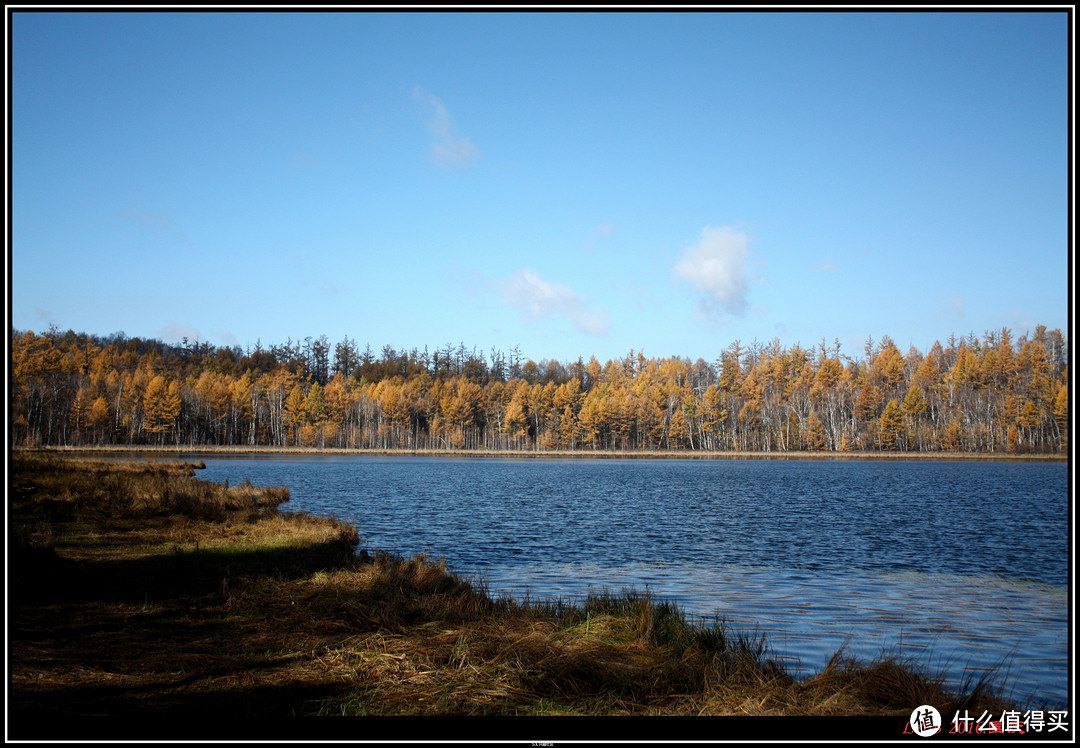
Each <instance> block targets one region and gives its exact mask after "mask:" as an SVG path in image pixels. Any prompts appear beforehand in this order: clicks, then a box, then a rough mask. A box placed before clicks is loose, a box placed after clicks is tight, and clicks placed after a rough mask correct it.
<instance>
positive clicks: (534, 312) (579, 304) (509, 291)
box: [497, 268, 611, 336]
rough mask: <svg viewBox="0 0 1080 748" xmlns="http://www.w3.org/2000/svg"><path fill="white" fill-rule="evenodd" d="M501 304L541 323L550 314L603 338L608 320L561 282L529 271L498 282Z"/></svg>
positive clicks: (609, 323) (526, 270)
mask: <svg viewBox="0 0 1080 748" xmlns="http://www.w3.org/2000/svg"><path fill="white" fill-rule="evenodd" d="M497 286H498V287H499V289H501V290H502V292H503V302H504V303H505V304H507V305H509V306H513V307H517V308H518V309H520V310H521V311H522V312H523V313H524V315H525V317H526V318H527V319H530V320H541V319H545V318H547V317H550V316H551V315H553V314H554V315H559V316H562V317H565V318H566V319H568V320H570V321H571V322H573V323H574V325H575V326H576V327H577V328H578V329H579V330H581V331H582V332H584V333H587V334H589V335H597V336H600V335H607V333H608V331H609V330H610V329H611V319H610V317H609V316H608V314H607V312H605V311H603V310H600V311H595V310H592V309H590V308H589V304H588V301H587V300H586V299H585V297H584V296H582V295H581V294H579V293H577V292H576V291H574V290H573V289H571V288H568V287H566V286H564V285H562V284H561V283H550V282H548V281H546V280H544V279H543V278H541V277H540V276H539V275H537V274H536V272H535V271H534V270H532V269H530V268H525V269H524V270H519V271H518V272H517V273H515V274H514V275H512V276H511V277H509V278H507V279H505V280H502V281H499V282H498V284H497Z"/></svg>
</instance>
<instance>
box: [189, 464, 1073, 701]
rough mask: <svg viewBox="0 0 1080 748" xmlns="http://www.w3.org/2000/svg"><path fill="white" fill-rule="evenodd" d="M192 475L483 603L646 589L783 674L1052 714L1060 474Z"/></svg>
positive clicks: (958, 468)
mask: <svg viewBox="0 0 1080 748" xmlns="http://www.w3.org/2000/svg"><path fill="white" fill-rule="evenodd" d="M203 458H204V459H205V461H206V464H207V469H206V470H205V471H204V472H203V473H202V474H201V475H200V477H202V478H205V479H207V480H218V481H221V480H225V479H228V480H230V481H231V482H237V481H242V480H244V479H250V480H251V481H252V482H253V483H255V484H256V485H282V484H284V485H287V486H289V488H290V490H291V493H292V501H291V502H290V504H289V505H288V507H289V508H291V509H293V510H296V511H308V512H311V513H314V514H329V515H333V516H336V517H339V518H342V519H345V520H347V521H355V522H356V524H357V526H358V529H359V530H360V534H361V537H362V538H363V539H364V542H365V543H366V544H367V545H369V546H370V547H373V548H381V549H385V550H388V551H391V552H395V553H400V554H403V555H411V554H413V553H426V554H428V555H429V556H432V557H435V558H445V559H446V560H447V563H448V565H449V566H450V567H451V568H452V569H454V570H455V571H457V572H458V573H461V574H463V575H465V576H467V577H472V578H477V579H481V580H483V581H484V582H485V583H486V584H487V586H488V587H489V589H490V590H491V591H492V592H493V593H495V594H511V595H514V596H524V595H525V594H529V595H530V596H532V597H533V598H544V597H552V596H555V597H569V598H576V597H580V596H583V595H585V594H587V593H588V592H590V591H601V590H603V589H608V590H612V591H619V590H621V589H626V588H633V589H636V590H638V591H646V590H647V591H649V592H650V593H652V594H654V595H656V596H658V597H663V598H667V599H672V600H674V601H675V602H677V603H678V605H679V606H680V607H681V608H682V609H683V610H684V612H686V613H687V614H689V615H692V616H700V617H703V618H707V619H711V618H713V617H714V616H717V615H719V616H722V617H723V618H724V619H726V620H727V621H728V622H729V624H730V625H731V626H732V627H734V628H736V629H744V630H749V631H755V630H756V631H760V632H761V633H764V634H766V635H767V642H768V644H769V646H770V650H771V653H772V654H773V655H774V656H776V657H778V658H780V659H782V660H783V661H784V662H785V663H786V664H787V665H788V666H789V668H790V669H791V670H792V671H793V673H794V674H796V675H799V674H803V675H808V674H812V673H814V672H817V671H819V670H820V669H821V668H822V667H823V666H824V665H825V663H826V662H827V661H828V659H829V657H831V656H832V655H833V654H834V653H835V652H836V651H837V650H838V649H839V648H840V647H841V646H843V647H845V651H846V652H848V653H850V654H852V655H855V656H857V657H859V658H860V659H867V660H870V659H873V658H875V657H877V656H879V655H882V654H893V655H899V656H901V657H906V656H911V657H913V658H914V659H915V660H916V661H917V662H918V663H920V664H921V665H923V666H924V667H926V668H927V669H929V670H930V671H931V672H933V673H936V672H939V671H943V672H945V674H946V676H947V678H948V679H949V680H950V681H951V682H952V683H954V684H960V683H962V682H963V681H964V679H965V678H966V677H967V676H969V675H971V674H975V675H976V677H977V675H978V674H981V673H982V672H984V671H985V669H987V668H998V669H999V670H1000V671H1001V673H1002V675H1003V677H1002V678H1001V679H999V682H1003V683H1004V685H1006V686H1007V687H1009V688H1010V689H1011V691H1010V695H1011V696H1013V697H1014V698H1016V699H1017V700H1019V701H1021V702H1026V701H1028V700H1033V701H1034V702H1035V703H1036V704H1037V705H1042V703H1043V702H1046V703H1048V704H1062V703H1064V702H1065V700H1066V698H1067V696H1066V689H1067V662H1066V659H1067V654H1066V653H1067V645H1066V632H1067V600H1066V590H1065V585H1066V584H1067V578H1068V566H1067V558H1068V556H1067V553H1068V551H1067V548H1068V540H1067V538H1068V535H1067V533H1068V524H1067V517H1068V513H1067V512H1068V487H1067V466H1066V465H1065V464H1062V463H1057V464H1031V463H1007V462H981V463H966V462H965V463H955V462H842V461H841V462H833V461H826V462H819V461H803V462H800V461H772V460H769V461H755V460H719V461H700V460H647V461H636V460H604V461H592V460H503V459H474V460H469V459H449V458H445V459H444V458H411V457H379V458H373V457H342V456H320V457H310V456H288V457H276V456H275V457H272V458H267V457H261V458H244V459H228V458H221V457H219V456H203Z"/></svg>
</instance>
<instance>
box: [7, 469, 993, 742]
mask: <svg viewBox="0 0 1080 748" xmlns="http://www.w3.org/2000/svg"><path fill="white" fill-rule="evenodd" d="M67 457H68V460H65V459H64V458H63V457H61V458H58V459H57V458H49V457H43V456H34V455H25V454H24V455H21V456H20V458H19V459H18V460H16V461H15V467H16V468H17V469H16V470H13V473H12V475H11V484H10V488H11V489H12V493H13V496H15V498H16V501H15V503H14V505H13V512H14V514H15V523H16V526H17V527H18V528H19V529H20V531H19V532H17V533H16V534H15V539H16V540H17V541H18V542H17V544H16V546H17V547H16V551H17V552H18V554H19V562H18V563H13V564H12V570H13V575H14V576H13V577H12V590H13V591H12V599H13V600H15V601H16V602H17V604H16V605H15V606H13V610H14V611H15V617H14V619H13V622H12V643H11V647H12V648H11V652H10V656H11V660H12V668H11V671H12V672H11V696H12V698H11V703H10V704H9V711H11V712H12V716H11V717H10V719H11V721H12V723H13V731H14V732H18V733H19V734H24V735H31V734H34V735H37V736H38V737H41V734H42V733H41V729H42V725H43V724H44V725H47V726H48V727H47V731H51V732H52V733H54V734H51V735H49V737H50V738H53V739H55V738H66V737H69V735H70V736H74V735H75V734H81V735H85V732H84V730H85V727H86V726H87V725H88V723H89V721H93V722H94V723H95V724H96V725H97V728H96V729H99V730H102V729H103V730H108V729H111V728H112V727H113V724H112V723H111V722H110V720H115V721H117V722H119V721H120V720H123V722H122V723H120V724H122V725H124V726H125V728H126V729H128V730H132V729H135V731H136V733H138V734H133V735H132V737H137V738H143V739H145V737H146V736H149V735H153V734H154V733H153V730H154V729H157V727H160V720H161V719H167V720H173V719H177V718H180V719H181V720H182V719H183V717H184V715H190V714H192V713H198V714H200V715H202V716H204V717H210V718H211V719H210V721H209V722H206V721H196V722H191V721H190V720H188V721H186V722H184V725H185V728H184V730H185V731H187V733H190V736H191V737H194V738H196V739H202V738H203V737H204V735H203V731H204V729H205V725H206V724H210V723H212V722H213V723H219V722H220V721H222V720H224V721H225V722H227V723H229V724H231V725H233V726H234V727H235V728H236V729H243V728H248V729H250V726H251V725H252V724H255V723H254V722H253V720H259V722H258V723H257V727H259V729H264V728H265V727H266V726H267V725H266V723H264V720H265V719H266V718H277V717H282V716H286V717H292V716H296V717H309V716H331V715H334V716H337V715H340V716H376V715H379V716H396V717H416V716H427V717H432V716H435V717H466V716H479V715H486V716H489V717H494V718H496V719H506V720H510V721H504V722H501V723H500V726H501V727H507V726H510V725H513V726H514V729H520V730H531V729H534V728H535V725H536V722H535V721H534V720H535V719H536V718H544V717H554V716H585V717H599V718H603V719H611V720H615V721H611V722H608V724H607V727H609V728H610V727H613V726H615V725H618V726H619V730H624V731H626V734H627V735H629V734H632V735H636V736H638V737H640V736H641V734H642V733H641V730H642V725H643V723H642V722H640V721H638V720H631V721H630V722H626V723H623V722H621V721H619V720H618V718H619V717H624V716H630V717H634V716H637V717H639V718H644V717H647V716H660V715H663V716H669V717H676V718H681V717H693V716H695V715H696V716H699V717H700V716H714V717H719V716H736V715H740V716H743V715H745V716H754V717H758V718H759V719H763V718H779V719H778V720H772V719H770V720H769V721H768V722H767V723H762V722H759V721H757V722H756V724H755V734H756V735H757V736H758V737H762V736H763V735H766V736H768V735H772V734H773V733H774V732H775V733H776V734H784V733H786V732H790V731H792V730H800V729H802V728H804V727H805V726H806V723H803V722H801V721H799V720H802V719H805V718H812V719H813V720H814V724H816V725H821V723H820V721H818V720H820V719H821V718H823V717H825V718H845V719H847V718H851V717H856V718H857V720H858V721H857V722H854V723H850V727H851V728H852V729H853V730H854V733H858V734H859V735H860V736H861V737H867V736H870V737H873V736H885V737H888V736H895V735H896V734H899V731H900V730H901V729H902V726H903V724H904V723H905V722H906V721H907V720H908V719H909V715H910V714H911V709H912V704H930V705H933V706H934V707H935V708H937V709H939V711H941V713H942V714H948V713H952V712H953V711H956V710H959V709H961V708H969V709H979V710H986V711H990V712H993V713H1001V712H1003V711H1004V710H1005V709H1008V708H1012V706H1013V705H1012V704H1011V703H1010V702H1008V701H1005V700H1003V698H1002V697H1001V696H1000V691H999V687H998V686H997V685H996V683H995V681H996V680H997V678H996V677H995V676H994V674H992V673H987V674H985V675H984V676H982V677H981V678H979V679H978V680H973V681H972V682H970V683H965V684H964V685H963V686H962V687H961V690H960V691H959V692H953V691H951V690H949V688H948V687H947V686H946V685H945V680H944V676H943V675H941V674H938V673H936V672H934V671H932V670H924V669H923V668H921V667H919V666H917V665H915V664H914V663H911V662H909V661H906V660H902V659H898V658H893V657H889V656H887V655H886V654H885V653H883V654H882V656H881V657H879V658H877V659H874V660H872V661H866V662H864V661H859V660H857V659H856V658H854V657H853V656H849V655H846V654H845V653H844V652H843V649H842V648H841V650H838V651H837V653H836V655H835V656H834V657H833V658H832V659H830V661H829V663H828V665H827V666H826V667H825V668H824V670H822V671H821V672H820V673H817V674H814V675H812V676H811V677H809V679H799V678H796V677H794V676H793V675H792V674H791V673H789V672H788V671H787V670H786V669H785V668H784V666H783V664H782V662H780V661H779V660H776V659H773V658H772V657H771V656H770V655H769V653H768V647H767V642H766V641H765V639H764V638H763V637H762V636H760V635H758V634H756V633H745V634H744V633H741V632H740V630H736V629H731V628H728V627H727V626H726V625H725V624H724V623H723V622H722V621H720V622H717V623H716V624H714V625H712V626H708V625H705V624H701V625H696V624H694V623H692V622H691V621H689V620H688V619H686V618H685V617H684V615H683V614H682V611H681V609H680V608H679V607H678V606H677V605H674V604H669V603H665V602H663V601H659V600H656V599H653V598H652V597H650V595H649V594H648V592H646V593H645V594H643V595H642V594H638V593H633V592H628V593H623V594H608V593H600V594H597V595H592V596H590V597H589V598H588V599H586V600H584V601H581V602H580V603H569V602H565V601H552V602H550V603H547V602H540V601H532V602H530V601H528V600H525V601H519V600H515V599H513V598H504V597H492V596H491V595H489V593H488V592H487V591H486V590H485V589H484V588H483V586H476V585H474V584H473V583H471V582H470V581H469V580H468V579H465V578H462V577H457V576H456V575H455V574H454V573H453V572H452V571H450V570H448V569H447V568H446V567H445V564H444V563H443V562H436V561H433V560H429V559H426V558H425V557H424V556H423V555H418V556H410V557H401V556H395V555H393V554H389V553H385V552H381V551H376V552H375V553H374V554H368V553H366V552H365V553H363V554H362V555H360V556H357V555H355V553H354V551H355V549H356V546H357V544H358V542H359V537H358V536H357V534H356V530H355V529H354V528H352V527H351V526H349V525H347V524H345V523H342V522H340V521H338V520H334V519H332V518H328V517H312V516H308V515H306V514H303V513H299V514H291V513H289V512H280V511H278V507H279V506H280V505H282V504H283V503H285V502H287V501H288V498H289V496H288V492H287V489H260V488H255V487H252V486H251V485H250V484H246V485H240V486H233V487H231V488H230V487H229V486H228V485H227V484H226V485H224V486H223V485H222V484H219V483H212V482H204V481H198V480H196V481H189V480H186V479H187V478H191V477H192V474H193V473H194V470H195V468H196V465H193V464H190V463H188V464H182V463H180V462H175V463H171V464H169V463H155V464H151V465H149V466H146V465H144V464H139V463H128V464H125V463H124V462H108V463H99V464H97V465H88V463H89V462H91V461H86V460H81V459H77V458H74V459H73V458H72V457H71V453H69V454H68V455H67ZM72 497H77V498H78V500H77V501H76V500H73V498H72ZM164 631H167V632H168V635H167V636H163V635H162V634H163V632H164ZM207 632H213V635H212V636H210V637H209V638H208V634H207ZM132 713H138V714H140V715H142V716H144V717H146V718H147V719H146V721H145V723H144V722H142V721H139V722H138V723H137V724H133V723H131V721H130V715H131V714H132ZM61 717H62V718H61ZM515 717H516V718H524V719H523V720H521V719H514V718H515ZM238 718H239V719H238ZM792 718H794V719H795V720H796V721H795V722H790V721H788V720H790V719H792ZM151 719H153V724H152V723H151ZM868 720H869V721H872V723H871V722H868ZM365 724H366V723H365ZM559 724H562V723H561V722H560V723H559ZM648 724H650V725H651V724H652V723H651V722H650V723H648ZM155 725H156V726H157V727H155ZM665 725H667V723H666V722H665ZM826 727H827V728H828V729H829V731H830V734H832V735H833V737H835V736H836V731H835V726H834V725H827V726H826ZM215 729H218V728H215ZM272 729H273V730H280V726H279V724H274V725H273V727H272ZM320 729H323V728H320ZM546 729H547V728H546V727H545V730H546ZM619 730H616V731H615V732H618V731H619ZM655 730H656V732H657V734H658V735H660V734H661V733H663V734H666V733H665V732H664V731H666V730H670V725H667V726H659V725H658V726H657V727H656V728H655ZM57 731H59V732H57ZM182 732H184V731H182ZM646 732H648V731H646ZM187 733H185V734H184V737H185V738H187V737H188V734H187ZM608 735H609V737H611V732H610V731H609V733H608Z"/></svg>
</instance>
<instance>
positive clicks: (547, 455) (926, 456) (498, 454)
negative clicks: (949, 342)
mask: <svg viewBox="0 0 1080 748" xmlns="http://www.w3.org/2000/svg"><path fill="white" fill-rule="evenodd" d="M10 453H11V454H88V455H90V454H121V455H131V454H169V455H203V454H206V455H221V456H226V457H228V456H244V455H310V456H321V455H326V456H355V457H453V458H463V457H468V458H488V459H514V460H520V459H540V460H543V459H558V460H566V459H580V460H590V459H602V460H802V461H879V462H927V461H929V462H1065V463H1067V462H1068V461H1069V455H1061V454H1003V453H999V452H741V451H704V450H694V451H691V450H679V451H675V450H652V451H615V450H590V451H584V450H575V451H568V450H550V451H534V450H470V449H359V448H358V449H344V448H332V447H327V448H319V447H273V446H237V445H229V446H222V445H190V446H174V445H170V446H161V445H135V444H116V445H104V446H65V447H59V446H48V447H12V448H11V449H10Z"/></svg>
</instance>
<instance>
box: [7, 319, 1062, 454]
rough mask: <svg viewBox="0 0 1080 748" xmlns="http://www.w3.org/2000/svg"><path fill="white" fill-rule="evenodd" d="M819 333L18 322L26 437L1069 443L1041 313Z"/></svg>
mask: <svg viewBox="0 0 1080 748" xmlns="http://www.w3.org/2000/svg"><path fill="white" fill-rule="evenodd" d="M840 347H841V346H840V345H839V344H838V343H837V344H834V345H833V346H828V345H826V344H825V342H824V341H822V343H821V345H820V346H816V347H814V348H811V349H807V348H804V347H802V346H800V345H795V346H791V347H783V346H781V344H780V342H779V341H778V340H773V341H771V342H770V343H767V344H760V343H757V342H754V343H752V344H751V345H748V346H747V345H743V344H742V343H741V342H739V341H735V342H734V343H732V344H731V345H729V346H728V347H727V348H726V349H725V350H724V351H723V352H721V353H720V355H719V356H718V357H717V358H716V359H715V360H714V361H713V362H712V363H708V362H706V361H705V360H704V359H701V358H699V359H697V361H696V362H691V361H690V360H689V359H688V358H679V357H670V358H646V357H645V355H644V354H642V353H635V352H634V351H631V352H630V353H629V354H628V355H627V356H626V357H625V358H623V359H621V360H611V361H608V362H606V363H605V364H603V365H601V364H600V362H599V361H597V360H596V358H595V357H594V358H591V359H590V360H589V361H587V362H586V361H584V360H583V359H581V358H579V359H578V360H577V361H575V362H571V363H569V364H567V363H562V362H558V361H555V360H543V361H541V362H540V363H536V362H535V361H533V360H531V359H526V360H523V358H522V357H521V356H520V354H518V352H517V351H516V349H515V350H514V351H513V352H511V354H510V355H509V356H507V355H504V354H502V353H500V352H499V351H492V352H491V353H490V355H488V356H485V355H483V354H479V353H477V352H476V350H475V349H474V350H472V351H469V350H467V349H466V348H465V346H464V345H461V346H458V347H457V348H455V347H453V346H446V347H445V348H443V349H440V350H437V351H435V352H434V353H429V352H428V351H427V350H426V349H425V350H424V351H422V352H421V351H418V350H415V349H414V350H412V351H409V352H404V351H402V352H398V351H395V350H394V349H393V348H391V347H389V346H387V347H384V348H383V350H382V352H381V355H379V356H376V355H374V354H373V353H372V352H371V350H370V349H366V350H364V351H360V350H359V349H358V348H357V346H356V344H355V343H354V342H353V341H351V340H349V339H348V338H346V339H345V340H344V341H342V342H340V343H338V344H337V345H336V346H334V347H333V348H332V349H331V346H330V343H329V341H328V340H327V339H326V337H325V336H323V337H321V338H319V339H316V340H313V339H312V338H307V339H305V341H303V342H302V343H300V342H297V343H293V342H292V341H289V342H288V343H286V344H285V345H280V346H274V347H272V348H270V349H264V348H262V347H261V346H260V345H257V346H256V348H255V350H253V351H252V350H249V351H247V352H245V351H243V350H241V349H240V348H239V347H233V348H229V347H220V348H215V347H213V346H210V345H208V344H199V343H196V344H194V345H189V344H186V341H185V344H184V345H169V344H165V343H162V342H160V341H156V340H141V339H137V338H136V339H128V338H126V337H125V336H124V335H123V334H116V335H113V336H110V337H107V338H101V337H97V336H93V335H86V334H76V333H74V332H70V331H69V332H68V333H66V334H64V333H61V332H59V331H58V330H56V329H55V328H54V329H50V330H49V331H48V332H47V333H45V334H42V335H38V334H35V333H33V332H18V331H15V332H13V334H12V340H11V414H10V417H11V434H12V440H13V445H15V446H37V445H108V444H132V445H150V444H157V445H175V446H177V447H186V446H191V447H196V446H203V445H235V446H242V445H243V446H277V447H320V448H347V449H359V448H363V449H414V450H442V449H447V450H451V449H452V450H461V449H464V450H536V451H552V450H628V451H633V450H727V451H764V452H785V451H822V452H843V451H851V450H860V451H866V450H883V451H901V452H916V451H918V452H936V451H963V452H987V453H1020V452H1035V453H1061V452H1065V451H1066V450H1067V445H1068V414H1069V395H1068V386H1067V381H1068V359H1067V350H1068V348H1067V343H1066V341H1065V339H1064V337H1063V335H1062V333H1061V331H1060V330H1051V331H1047V330H1046V328H1045V327H1042V326H1040V327H1038V328H1036V331H1035V333H1034V334H1033V335H1031V336H1030V337H1029V336H1027V335H1024V336H1021V337H1019V338H1017V339H1014V338H1013V336H1012V333H1011V332H1010V331H1009V330H1008V329H1003V330H1000V331H995V332H990V333H987V334H986V335H985V336H984V337H983V338H982V339H979V338H976V337H975V336H974V335H969V336H968V337H967V338H962V339H957V338H955V337H950V338H949V340H948V342H947V344H946V345H944V346H943V345H941V344H940V343H935V344H934V345H933V346H932V347H931V348H930V350H929V351H927V352H926V353H922V352H920V351H918V350H916V349H915V348H914V347H913V348H911V349H910V350H909V351H908V352H907V353H906V354H905V353H902V352H901V351H900V350H899V348H898V347H897V346H896V344H895V343H894V342H893V341H892V340H891V339H890V338H889V337H887V336H886V337H884V338H882V339H881V340H880V341H879V342H876V343H875V342H874V341H872V340H870V341H867V343H866V345H865V348H864V351H863V352H862V355H860V356H855V357H852V356H847V355H843V354H841V351H840Z"/></svg>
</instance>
